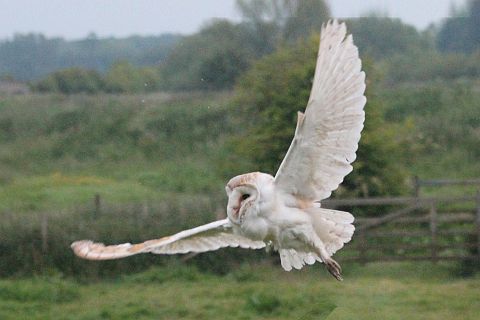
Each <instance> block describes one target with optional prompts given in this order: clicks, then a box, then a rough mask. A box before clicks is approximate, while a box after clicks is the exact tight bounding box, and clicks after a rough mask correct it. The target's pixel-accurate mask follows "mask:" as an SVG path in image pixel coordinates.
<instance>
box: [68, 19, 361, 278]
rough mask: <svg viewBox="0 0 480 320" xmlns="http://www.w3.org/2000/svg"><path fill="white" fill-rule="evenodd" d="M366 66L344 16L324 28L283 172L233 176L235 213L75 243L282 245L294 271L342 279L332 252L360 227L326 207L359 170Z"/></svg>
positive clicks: (164, 249)
mask: <svg viewBox="0 0 480 320" xmlns="http://www.w3.org/2000/svg"><path fill="white" fill-rule="evenodd" d="M364 92H365V73H364V72H363V71H361V61H360V58H359V55H358V49H357V47H356V46H355V45H354V44H353V41H352V37H351V35H348V36H347V35H346V27H345V24H344V23H338V22H337V21H335V20H334V21H333V22H332V21H330V22H328V23H327V24H326V25H324V26H323V27H322V32H321V36H320V48H319V51H318V59H317V64H316V70H315V76H314V80H313V87H312V91H311V93H310V98H309V101H308V104H307V107H306V110H305V113H301V112H298V120H297V127H296V129H295V136H294V138H293V141H292V143H291V145H290V148H289V149H288V152H287V154H286V156H285V158H284V159H283V161H282V163H281V165H280V168H279V169H278V171H277V173H276V175H275V177H273V176H271V175H269V174H266V173H261V172H252V173H246V174H242V175H239V176H236V177H234V178H232V179H231V180H230V181H229V182H228V183H227V185H226V187H225V189H226V192H227V195H228V205H227V216H228V217H227V218H226V219H223V220H219V221H215V222H211V223H208V224H205V225H202V226H199V227H196V228H193V229H189V230H184V231H181V232H179V233H177V234H174V235H172V236H168V237H163V238H160V239H155V240H149V241H145V242H143V243H139V244H130V243H125V244H120V245H109V246H105V245H103V244H100V243H94V242H92V241H88V240H83V241H77V242H74V243H73V244H72V249H73V251H74V252H75V254H76V255H78V256H79V257H82V258H85V259H90V260H108V259H118V258H124V257H128V256H131V255H134V254H139V253H146V252H150V253H155V254H177V253H187V252H205V251H212V250H217V249H219V248H223V247H240V248H250V249H260V248H264V247H265V246H267V245H268V246H271V247H273V249H275V250H276V251H278V252H279V254H280V259H281V265H282V267H283V268H284V269H285V270H287V271H290V270H292V268H295V269H301V268H302V267H303V266H304V265H305V264H309V265H311V264H314V263H315V262H316V261H319V262H323V263H324V264H325V266H326V268H327V270H328V271H329V272H330V273H331V274H332V275H333V276H334V277H335V278H336V279H337V280H342V276H341V268H340V265H339V264H338V263H337V262H336V261H335V260H333V259H332V255H333V254H334V253H335V252H336V251H338V250H339V249H341V248H342V247H343V244H344V243H347V242H349V241H350V240H351V238H352V235H353V232H354V230H355V228H354V226H353V224H352V223H353V220H354V218H353V216H352V215H351V214H350V213H348V212H343V211H336V210H329V209H323V208H321V207H320V201H321V200H323V199H326V198H328V197H329V196H330V194H331V193H332V191H333V190H335V189H337V187H338V185H339V184H340V183H341V182H342V181H343V178H344V177H345V176H346V175H347V174H348V173H350V172H351V171H352V166H351V165H350V164H351V163H352V162H353V161H354V160H355V156H356V155H355V152H356V150H357V148H358V141H359V140H360V132H361V131H362V128H363V122H364V119H365V114H364V112H363V107H364V106H365V103H366V98H365V96H364Z"/></svg>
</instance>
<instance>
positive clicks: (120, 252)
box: [71, 219, 265, 260]
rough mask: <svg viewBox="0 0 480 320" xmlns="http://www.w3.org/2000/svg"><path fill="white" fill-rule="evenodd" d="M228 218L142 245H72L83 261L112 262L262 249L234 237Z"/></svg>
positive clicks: (83, 241) (86, 242)
mask: <svg viewBox="0 0 480 320" xmlns="http://www.w3.org/2000/svg"><path fill="white" fill-rule="evenodd" d="M232 231H233V230H232V228H231V225H230V222H229V221H228V219H224V220H219V221H215V222H211V223H208V224H206V225H203V226H199V227H196V228H193V229H188V230H184V231H181V232H179V233H177V234H174V235H172V236H169V237H163V238H160V239H154V240H148V241H145V242H143V243H139V244H130V243H124V244H118V245H109V246H105V245H104V244H102V243H94V242H92V241H89V240H82V241H76V242H74V243H72V245H71V247H72V249H73V252H74V253H75V254H76V255H77V256H79V257H81V258H84V259H89V260H110V259H119V258H124V257H128V256H132V255H135V254H139V253H147V252H150V253H155V254H177V253H187V252H205V251H212V250H217V249H220V248H224V247H241V248H246V249H260V248H263V247H265V243H264V242H263V241H254V240H250V239H248V238H245V237H243V236H240V235H237V234H234V233H233V232H232Z"/></svg>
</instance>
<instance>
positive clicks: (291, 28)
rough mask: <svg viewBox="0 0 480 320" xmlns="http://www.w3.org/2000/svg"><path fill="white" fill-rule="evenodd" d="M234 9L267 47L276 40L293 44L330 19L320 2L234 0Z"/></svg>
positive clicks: (318, 28) (318, 29)
mask: <svg viewBox="0 0 480 320" xmlns="http://www.w3.org/2000/svg"><path fill="white" fill-rule="evenodd" d="M237 8H238V10H239V12H240V14H241V15H242V17H243V19H244V20H245V22H246V23H247V24H249V25H251V26H252V27H253V29H254V30H255V33H256V35H257V37H258V38H259V39H262V40H263V42H264V43H265V44H268V46H267V47H270V48H273V47H275V46H276V44H277V42H279V41H287V42H291V43H294V42H295V41H296V40H298V39H300V38H306V37H308V36H310V34H311V33H312V32H319V31H320V26H321V25H322V23H324V22H326V21H327V19H328V18H329V17H330V10H329V8H328V5H327V4H326V2H325V1H323V0H302V1H299V0H287V1H285V0H267V1H264V0H237ZM267 51H268V50H265V52H267Z"/></svg>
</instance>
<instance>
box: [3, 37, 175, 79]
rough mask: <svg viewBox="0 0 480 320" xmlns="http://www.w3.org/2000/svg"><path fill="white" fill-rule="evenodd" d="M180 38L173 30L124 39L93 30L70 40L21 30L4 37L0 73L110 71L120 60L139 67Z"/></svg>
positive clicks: (164, 52)
mask: <svg viewBox="0 0 480 320" xmlns="http://www.w3.org/2000/svg"><path fill="white" fill-rule="evenodd" d="M180 39H181V36H179V35H173V34H164V35H160V36H151V37H139V36H134V37H129V38H124V39H116V38H106V39H102V38H98V37H97V36H95V35H94V34H90V35H89V36H88V37H87V38H85V39H81V40H74V41H66V40H64V39H61V38H53V39H51V38H50V39H49V38H46V37H45V36H43V35H41V34H27V35H21V34H17V35H15V36H14V37H13V38H12V39H9V40H4V41H0V75H1V74H11V75H12V76H13V77H15V79H18V80H21V81H28V80H33V81H35V80H38V79H40V78H42V77H45V76H46V75H47V74H49V73H52V72H55V71H58V70H62V69H67V68H72V67H78V68H84V69H90V70H96V71H98V72H106V71H107V70H108V69H109V67H110V65H112V64H113V63H115V61H119V60H127V61H129V62H130V63H132V64H133V65H134V66H137V67H138V66H151V65H158V64H160V63H161V62H163V61H164V60H165V58H166V56H167V55H168V53H169V51H170V49H171V48H172V47H173V46H174V45H175V44H176V43H177V42H178V41H179V40H180Z"/></svg>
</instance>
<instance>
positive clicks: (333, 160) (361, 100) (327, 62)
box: [275, 20, 366, 201]
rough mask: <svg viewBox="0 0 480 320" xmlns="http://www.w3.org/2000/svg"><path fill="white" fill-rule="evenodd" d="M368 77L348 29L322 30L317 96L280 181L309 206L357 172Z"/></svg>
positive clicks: (301, 116) (299, 126) (301, 122)
mask: <svg viewBox="0 0 480 320" xmlns="http://www.w3.org/2000/svg"><path fill="white" fill-rule="evenodd" d="M364 92H365V73H364V72H363V71H361V61H360V58H359V56H358V49H357V47H356V46H355V45H354V44H353V40H352V37H351V35H348V36H347V37H346V27H345V24H344V23H341V24H339V23H338V22H337V21H335V20H334V21H333V22H328V23H327V24H326V25H324V26H323V27H322V33H321V37H320V48H319V51H318V59H317V64H316V69H315V76H314V80H313V86H312V91H311V93H310V98H309V101H308V105H307V108H306V110H305V114H303V113H301V112H299V113H298V122H297V128H296V130H295V136H294V138H293V141H292V143H291V145H290V148H289V149H288V152H287V155H286V156H285V158H284V159H283V162H282V164H281V165H280V168H279V169H278V171H277V174H276V176H275V184H276V185H277V187H278V188H279V189H281V190H283V191H284V192H286V193H288V194H292V195H294V196H295V197H297V198H299V199H302V200H308V201H315V200H322V199H325V198H328V197H329V196H330V194H331V193H332V191H333V190H335V189H336V188H337V187H338V185H339V184H340V183H341V182H342V181H343V178H344V177H345V176H346V175H347V174H348V173H350V172H351V171H352V166H351V165H350V163H352V162H353V161H354V160H355V157H356V155H355V152H356V150H357V148H358V141H359V140H360V132H361V131H362V128H363V122H364V119H365V114H364V112H363V107H364V106H365V103H366V98H365V96H364Z"/></svg>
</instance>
